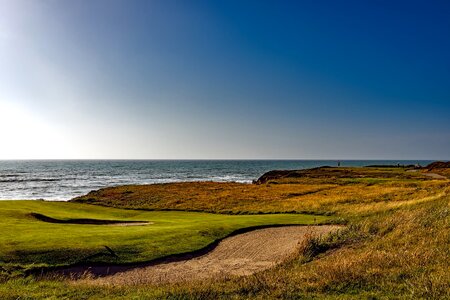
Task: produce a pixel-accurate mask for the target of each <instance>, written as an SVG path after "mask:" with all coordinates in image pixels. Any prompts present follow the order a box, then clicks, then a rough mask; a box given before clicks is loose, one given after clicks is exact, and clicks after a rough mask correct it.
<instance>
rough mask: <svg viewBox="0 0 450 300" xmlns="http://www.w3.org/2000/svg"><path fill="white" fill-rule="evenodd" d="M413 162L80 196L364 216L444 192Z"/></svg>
mask: <svg viewBox="0 0 450 300" xmlns="http://www.w3.org/2000/svg"><path fill="white" fill-rule="evenodd" d="M411 171H414V170H410V169H407V168H316V169H310V170H300V171H290V172H289V173H288V174H290V175H289V176H282V177H281V178H275V179H269V180H265V183H264V184H241V183H217V182H183V183H170V184H151V185H134V186H133V185H129V186H118V187H111V188H105V189H100V190H98V191H93V192H91V193H89V194H87V195H85V196H82V197H78V198H76V199H74V200H73V201H74V202H80V203H91V204H97V205H103V206H111V207H120V208H134V209H147V210H161V209H175V210H186V211H208V212H216V213H232V214H249V213H250V214H252V213H279V212H300V213H301V212H306V213H312V214H327V215H331V214H333V215H340V216H352V215H356V216H362V215H366V214H373V213H376V212H379V211H383V210H386V209H393V208H396V207H399V206H402V205H405V204H406V205H407V204H410V203H411V201H412V200H419V199H424V198H426V197H433V196H438V195H440V194H441V193H442V189H443V188H444V187H446V186H447V185H448V182H446V181H445V180H432V178H431V177H429V176H426V175H424V174H423V173H422V172H411Z"/></svg>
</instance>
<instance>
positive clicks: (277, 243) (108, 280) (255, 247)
mask: <svg viewBox="0 0 450 300" xmlns="http://www.w3.org/2000/svg"><path fill="white" fill-rule="evenodd" d="M339 228H340V227H339V226H331V225H330V226H328V225H327V226H286V227H276V228H266V229H258V230H254V231H251V232H247V233H243V234H239V235H236V236H233V237H229V238H226V239H224V240H223V241H221V242H220V243H219V244H218V245H217V247H216V248H214V249H213V250H212V251H211V252H209V253H207V254H205V255H203V256H200V257H197V258H192V259H187V260H182V261H178V262H169V263H161V264H158V265H154V266H147V267H142V268H134V269H130V270H127V271H125V272H120V273H116V274H114V275H111V276H106V277H101V278H97V279H92V280H89V281H90V283H93V284H118V285H133V284H147V283H167V282H179V281H186V280H198V279H206V278H212V277H222V276H227V275H250V274H253V273H255V272H258V271H262V270H264V269H267V268H270V267H271V266H274V265H276V264H278V263H280V262H282V261H283V260H285V259H286V258H288V257H289V256H290V255H292V254H293V253H294V252H295V251H296V249H298V245H299V243H300V242H302V241H303V240H304V239H305V236H307V235H309V234H311V235H313V236H319V235H323V234H328V233H330V232H332V231H335V230H337V229H339Z"/></svg>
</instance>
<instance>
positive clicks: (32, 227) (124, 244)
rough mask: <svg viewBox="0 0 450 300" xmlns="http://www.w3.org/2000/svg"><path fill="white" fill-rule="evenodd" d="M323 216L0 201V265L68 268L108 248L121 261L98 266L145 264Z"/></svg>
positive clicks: (104, 258) (98, 259) (106, 259)
mask: <svg viewBox="0 0 450 300" xmlns="http://www.w3.org/2000/svg"><path fill="white" fill-rule="evenodd" d="M31 212H37V213H41V214H44V215H47V216H51V217H54V218H58V219H67V218H95V219H107V220H139V221H151V222H153V224H151V225H145V226H126V227H125V226H111V225H77V224H54V223H46V222H43V221H39V220H36V219H34V218H32V217H31V216H30V215H29V214H30V213H31ZM314 219H316V221H317V222H320V221H324V220H325V219H326V217H321V216H317V217H314V216H308V215H292V214H291V215H289V214H276V215H258V216H248V215H247V216H246V215H239V216H232V215H220V214H209V213H195V212H146V211H133V210H123V209H115V208H107V207H100V206H94V205H87V204H77V203H66V202H43V201H0V220H1V222H0V232H1V233H2V234H1V235H0V244H1V245H2V247H1V248H0V266H1V265H3V267H6V266H7V265H22V266H24V267H26V266H29V265H40V264H42V265H67V264H73V263H76V262H80V261H83V259H84V258H86V257H88V256H90V255H93V254H96V253H99V252H102V253H104V252H106V251H105V249H104V247H103V246H104V245H107V246H108V247H110V248H112V249H113V250H114V251H115V252H116V254H117V255H118V256H119V258H118V259H117V258H113V257H110V256H107V255H105V256H97V257H95V258H94V259H91V260H90V261H92V260H94V261H96V262H114V263H129V262H138V261H148V260H151V259H154V258H158V257H161V256H166V255H169V254H174V253H182V252H188V251H192V250H196V249H199V248H202V247H204V246H206V245H207V244H209V243H211V242H213V241H214V240H216V239H218V238H222V237H224V236H226V235H227V234H229V233H231V232H232V231H234V230H236V229H239V228H244V227H250V226H258V225H266V224H312V223H313V222H314Z"/></svg>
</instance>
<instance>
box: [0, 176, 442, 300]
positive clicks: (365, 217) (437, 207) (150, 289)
mask: <svg viewBox="0 0 450 300" xmlns="http://www.w3.org/2000/svg"><path fill="white" fill-rule="evenodd" d="M364 172H365V170H364V169H359V170H358V172H354V173H351V174H349V173H346V172H343V173H342V174H341V175H339V173H334V174H333V175H332V174H330V173H328V174H327V175H326V176H325V175H324V174H314V176H309V177H308V176H306V177H301V178H284V179H281V180H275V181H272V182H269V183H268V184H266V185H260V186H253V185H250V186H249V185H247V186H245V187H244V186H242V185H234V184H223V185H218V184H213V183H207V184H200V183H199V184H192V185H190V187H188V186H184V185H174V186H171V185H168V186H165V187H166V188H167V189H168V191H167V192H165V191H163V189H162V188H161V187H160V186H157V187H151V188H150V189H152V190H151V191H152V192H154V191H157V192H156V193H155V194H154V195H147V193H148V194H151V193H149V190H148V187H143V188H142V189H143V190H141V191H140V192H139V193H142V194H141V195H142V197H143V198H139V197H136V198H127V199H126V201H124V203H122V204H120V206H125V207H140V208H150V209H156V208H157V207H164V208H169V209H173V208H176V209H182V207H185V206H184V205H186V207H187V206H188V204H189V205H193V207H190V206H189V207H190V208H191V209H200V208H201V207H205V208H208V210H210V211H215V212H227V211H230V212H234V213H239V212H242V211H249V212H256V211H264V212H277V211H278V212H279V211H286V210H288V209H289V208H290V210H295V211H304V210H306V211H312V212H315V213H323V214H333V215H335V217H336V218H342V219H343V220H345V221H346V223H347V227H346V229H345V230H341V231H339V232H338V233H336V234H333V235H331V236H328V237H324V238H321V239H310V240H309V242H307V243H305V244H303V245H301V246H302V247H300V249H299V252H298V253H297V254H296V255H294V256H293V257H292V258H291V259H290V260H289V261H286V262H285V263H283V264H281V265H279V266H277V267H274V268H272V269H269V270H266V271H264V272H261V273H257V274H254V275H252V276H247V277H229V278H225V279H220V280H206V281H201V282H187V283H177V284H169V285H163V286H160V285H147V286H133V287H129V286H100V287H99V286H94V285H87V284H80V283H78V282H76V281H70V280H66V279H43V280H38V279H36V278H34V277H27V278H23V277H17V278H11V277H5V278H4V282H3V284H0V295H2V297H3V298H5V299H17V298H19V299H24V298H30V299H33V298H50V299H153V298H158V299H248V298H256V299H450V272H449V270H450V259H449V258H450V181H449V180H433V179H430V178H422V176H421V175H420V174H413V175H411V174H406V173H405V172H404V170H403V171H402V170H398V169H396V170H386V171H384V173H383V172H381V173H379V174H378V175H376V174H374V171H373V170H367V173H364ZM344 173H345V174H344ZM364 174H365V175H364ZM389 174H390V176H389ZM322 175H324V176H322ZM410 175H411V176H410ZM386 178H387V180H386ZM218 187H220V188H222V189H224V190H219V191H221V192H219V193H216V192H214V191H215V189H216V188H218ZM153 188H154V189H155V190H153ZM228 188H230V189H229V190H228ZM243 188H248V189H249V190H250V191H251V192H248V193H247V194H245V192H244V194H245V195H243V196H239V195H240V194H241V193H242V189H243ZM123 189H130V187H126V188H123ZM204 189H206V191H205V190H204ZM208 189H211V190H208ZM234 189H236V190H235V191H234ZM239 189H240V190H241V192H239ZM269 189H270V192H269ZM110 191H122V190H121V188H118V189H112V190H110ZM259 191H262V193H261V198H258V197H257V195H258V193H259ZM172 192H174V193H175V196H173V197H172V196H170V195H171V193H172ZM102 193H103V192H102ZM227 193H228V194H227ZM265 193H266V194H265ZM128 194H130V193H128ZM91 196H92V195H91ZM97 196H98V198H95V199H94V200H90V201H94V202H97V203H100V204H102V205H116V206H119V202H118V200H117V199H119V198H118V197H119V196H113V197H112V198H107V197H106V196H105V194H101V193H100V194H99V195H97ZM102 197H104V198H102ZM116 197H117V198H116ZM253 197H256V199H255V200H253ZM156 198H158V199H157V200H155V201H153V200H152V201H150V202H147V201H144V200H146V199H147V200H148V199H156ZM270 198H272V201H270ZM108 199H112V200H108ZM135 199H136V200H135ZM139 199H140V200H139ZM219 199H220V201H225V204H223V203H218V201H219ZM239 199H242V200H243V201H242V203H239ZM258 199H260V201H261V202H259V205H258ZM108 201H111V202H108ZM134 201H136V203H134ZM164 201H167V206H164V205H163V203H164ZM173 201H178V203H173ZM235 203H237V205H238V207H237V208H235V207H234V206H233V205H234V204H235ZM290 206H293V207H290ZM250 217H253V216H250Z"/></svg>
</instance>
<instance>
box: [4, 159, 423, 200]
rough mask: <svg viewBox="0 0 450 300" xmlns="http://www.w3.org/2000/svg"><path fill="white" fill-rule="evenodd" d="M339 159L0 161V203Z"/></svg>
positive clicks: (235, 177)
mask: <svg viewBox="0 0 450 300" xmlns="http://www.w3.org/2000/svg"><path fill="white" fill-rule="evenodd" d="M337 162H338V161H337V160H3V161H1V160H0V199H2V200H25V199H45V200H70V199H72V198H74V197H76V196H80V195H84V194H86V193H88V192H89V191H91V190H96V189H99V188H103V187H110V186H116V185H124V184H152V183H167V182H180V181H221V182H223V181H235V182H242V183H251V182H252V180H254V179H257V178H258V177H259V176H261V175H262V174H263V173H265V172H267V171H270V170H287V169H305V168H313V167H319V166H325V165H328V166H336V165H337ZM430 162H431V161H427V160H408V161H407V160H342V161H340V164H341V166H366V165H381V164H383V165H385V164H389V165H392V164H398V163H399V164H403V165H408V164H417V163H419V164H420V165H422V166H424V165H427V164H428V163H430Z"/></svg>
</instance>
